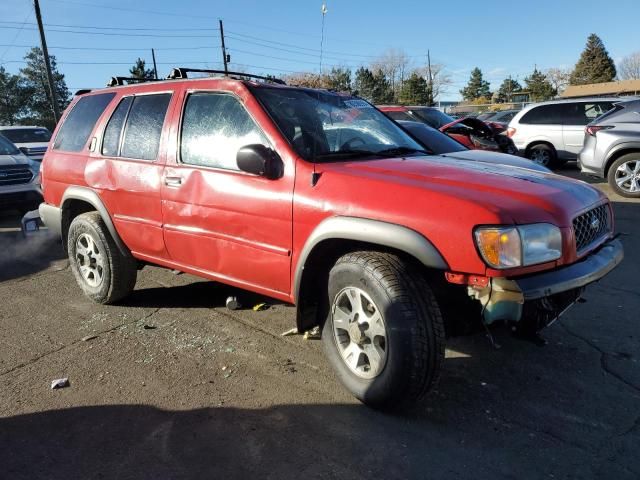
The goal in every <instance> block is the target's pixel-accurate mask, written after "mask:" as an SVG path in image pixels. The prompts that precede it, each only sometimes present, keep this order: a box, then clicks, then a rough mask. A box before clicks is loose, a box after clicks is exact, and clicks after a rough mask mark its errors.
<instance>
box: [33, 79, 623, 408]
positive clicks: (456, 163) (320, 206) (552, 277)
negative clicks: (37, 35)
mask: <svg viewBox="0 0 640 480" xmlns="http://www.w3.org/2000/svg"><path fill="white" fill-rule="evenodd" d="M187 72H188V70H186V69H176V70H174V72H173V75H172V76H171V77H173V79H168V80H166V81H159V82H148V83H141V84H137V85H128V86H117V87H113V88H106V89H103V90H97V91H91V92H80V93H79V94H78V95H77V96H76V97H75V98H74V100H73V102H72V103H71V105H70V106H69V107H68V109H67V111H66V113H65V115H64V117H63V119H62V121H61V122H60V124H59V125H58V127H57V129H56V131H55V133H54V139H53V143H52V145H51V148H50V149H49V150H48V151H47V153H46V156H45V158H44V162H43V167H42V173H43V181H42V186H43V190H44V198H45V203H43V204H42V205H41V206H40V214H41V217H42V219H43V220H44V222H45V223H46V225H47V226H49V228H51V229H52V230H56V231H57V232H59V233H60V234H61V236H62V238H63V243H64V245H65V248H66V249H67V251H68V255H69V260H70V264H71V269H72V271H73V273H74V275H75V278H76V280H77V281H78V284H79V285H80V287H81V288H82V290H83V291H84V292H85V294H86V295H88V296H89V297H90V298H92V299H93V300H95V301H96V302H100V303H113V302H117V301H118V300H120V299H122V298H123V297H125V296H126V295H128V294H129V293H130V292H131V291H132V290H133V288H134V285H135V283H136V274H137V270H138V269H139V268H141V266H142V265H144V264H146V263H150V264H156V265H161V266H164V267H168V268H172V269H178V270H181V271H184V272H188V273H191V274H194V275H198V276H201V277H205V278H209V279H212V280H216V281H219V282H223V283H228V284H231V285H235V286H237V287H241V288H244V289H247V290H252V291H255V292H258V293H261V294H264V295H268V296H271V297H274V298H277V299H279V300H282V301H285V302H289V303H292V304H295V305H297V327H298V329H299V331H301V332H303V331H306V330H308V329H310V328H312V327H314V326H321V327H322V338H323V343H324V345H325V349H326V353H327V355H328V358H329V360H330V362H331V364H332V365H333V367H334V368H335V370H336V372H337V375H338V377H339V378H340V380H341V381H342V382H343V383H344V385H345V386H346V387H347V388H348V389H349V390H350V391H351V392H352V393H353V394H354V395H355V396H356V397H357V398H359V399H360V400H362V401H363V402H365V403H367V404H369V405H373V406H377V407H397V406H399V405H403V404H406V403H408V402H412V401H415V400H416V399H418V398H420V397H421V396H422V395H424V394H425V393H426V392H427V391H428V390H429V389H430V387H432V386H433V384H434V382H435V381H436V379H437V377H438V373H439V370H440V367H441V365H442V362H443V360H444V346H445V336H446V334H451V333H453V332H454V331H456V330H457V327H459V326H461V324H463V323H464V322H465V321H467V320H469V319H476V320H477V321H478V323H480V322H484V323H485V324H487V325H488V324H492V323H495V322H498V321H500V322H507V323H508V324H510V325H513V326H516V327H518V328H521V329H522V330H524V331H527V330H530V331H537V330H538V329H540V328H542V327H543V326H545V325H546V324H548V323H549V322H551V321H553V320H554V319H555V318H556V317H557V316H558V315H559V314H560V313H561V312H562V311H563V310H564V309H565V308H566V307H567V306H569V305H571V304H572V303H573V302H575V301H576V300H577V299H578V298H579V296H580V294H581V292H582V289H583V287H585V286H586V285H587V284H589V283H591V282H593V281H595V280H598V279H599V278H601V277H603V276H604V275H606V274H607V273H608V272H609V271H610V270H611V269H613V268H614V267H615V266H616V265H617V264H618V263H619V262H620V261H621V260H622V257H623V251H622V246H621V244H620V242H619V241H618V240H616V239H614V238H613V216H612V210H611V206H610V205H609V202H608V200H607V198H606V197H605V196H604V195H603V194H602V193H600V192H599V191H598V190H596V189H595V188H592V187H590V186H589V185H587V184H585V183H582V182H579V181H576V180H570V179H567V178H563V177H560V176H557V175H554V174H550V173H545V172H539V171H534V170H527V169H523V168H518V167H508V166H504V165H491V164H488V163H481V162H474V161H465V160H460V159H454V160H451V159H449V158H446V157H442V156H439V155H433V154H430V153H429V152H427V151H425V150H423V147H422V146H421V145H420V144H418V143H417V142H416V141H415V140H414V139H413V138H412V137H411V136H410V135H409V134H408V133H407V132H406V131H405V130H403V129H402V128H401V127H399V126H398V125H397V124H396V123H394V122H393V121H391V120H389V119H388V118H387V117H386V116H385V115H383V114H382V113H381V112H380V111H378V110H377V109H376V108H374V107H373V106H372V105H370V104H369V103H367V102H366V101H364V100H362V99H360V98H356V97H351V96H348V95H344V94H338V93H335V92H331V91H325V90H314V89H307V88H294V87H288V86H286V85H282V84H278V83H271V82H269V81H267V80H266V79H262V80H264V81H256V80H249V79H247V78H246V77H247V76H246V75H245V76H244V77H243V78H240V79H237V78H231V77H223V78H200V79H186V78H184V77H186V74H187ZM243 75H244V74H243Z"/></svg>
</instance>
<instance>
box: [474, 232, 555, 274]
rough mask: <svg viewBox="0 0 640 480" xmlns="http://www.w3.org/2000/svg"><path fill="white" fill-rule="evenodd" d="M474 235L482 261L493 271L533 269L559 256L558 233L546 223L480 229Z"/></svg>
mask: <svg viewBox="0 0 640 480" xmlns="http://www.w3.org/2000/svg"><path fill="white" fill-rule="evenodd" d="M474 233H475V239H476V243H477V245H478V249H479V250H480V254H481V255H482V258H483V259H484V261H485V262H486V263H487V265H489V266H490V267H493V268H497V269H503V268H513V267H521V266H528V265H535V264H537V263H544V262H550V261H553V260H556V259H558V258H560V257H561V256H562V235H561V234H560V229H559V228H558V227H556V226H555V225H550V224H548V223H536V224H533V225H520V226H517V227H479V228H477V229H476V230H475V232H474Z"/></svg>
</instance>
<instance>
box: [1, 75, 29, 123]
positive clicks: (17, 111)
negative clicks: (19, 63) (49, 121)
mask: <svg viewBox="0 0 640 480" xmlns="http://www.w3.org/2000/svg"><path fill="white" fill-rule="evenodd" d="M29 97H30V95H29V92H28V91H27V88H26V86H25V82H24V79H23V78H22V77H21V76H20V75H13V74H11V73H8V72H7V71H6V70H5V68H4V67H0V125H15V124H17V123H18V122H19V121H20V118H21V117H24V116H25V115H27V113H28V111H27V108H28V104H29Z"/></svg>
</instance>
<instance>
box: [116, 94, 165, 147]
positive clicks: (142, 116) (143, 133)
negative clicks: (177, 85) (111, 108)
mask: <svg viewBox="0 0 640 480" xmlns="http://www.w3.org/2000/svg"><path fill="white" fill-rule="evenodd" d="M170 100H171V94H170V93H161V94H156V95H141V96H139V97H134V99H133V102H132V103H131V107H130V108H129V114H128V116H127V121H126V125H125V126H124V131H123V138H122V146H121V148H120V155H119V156H121V157H127V158H136V159H140V160H155V159H156V158H157V156H158V148H159V147H160V136H161V134H162V125H163V124H164V117H165V116H166V114H167V108H168V107H169V101H170ZM114 114H115V112H114Z"/></svg>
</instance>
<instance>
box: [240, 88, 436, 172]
mask: <svg viewBox="0 0 640 480" xmlns="http://www.w3.org/2000/svg"><path fill="white" fill-rule="evenodd" d="M252 90H253V93H254V95H255V96H256V98H258V100H259V101H260V102H261V103H262V105H263V106H264V107H265V108H266V110H267V111H268V112H269V114H270V115H271V117H272V118H273V120H274V121H275V122H276V124H277V125H278V127H279V128H280V131H281V132H282V133H283V134H284V135H285V137H287V140H289V142H290V143H291V145H292V146H293V148H294V149H295V150H296V152H297V153H298V154H299V155H300V156H301V157H303V158H304V159H306V160H309V161H312V162H322V161H335V160H345V159H353V158H356V157H367V158H371V157H374V158H375V157H379V158H382V157H391V156H397V155H403V156H404V155H411V154H425V153H426V152H424V150H423V147H422V146H421V145H420V144H418V143H417V142H416V141H415V140H413V139H412V138H411V137H410V136H409V135H407V134H406V133H405V132H404V131H403V130H402V129H401V128H399V127H398V126H397V125H396V124H395V123H393V122H392V121H391V120H389V119H388V118H387V117H386V116H385V115H384V114H382V113H381V112H379V111H378V110H376V109H375V108H374V107H373V106H371V104H369V103H368V102H366V101H364V100H362V99H360V98H356V97H351V96H347V95H341V94H337V93H332V92H328V91H322V90H310V89H309V90H307V89H294V88H273V87H264V86H261V87H255V88H253V89H252Z"/></svg>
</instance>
